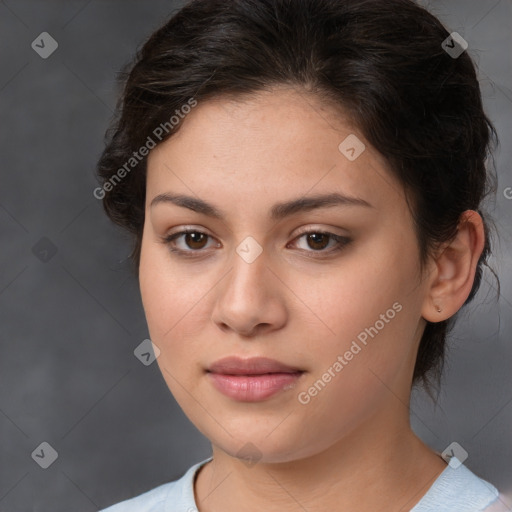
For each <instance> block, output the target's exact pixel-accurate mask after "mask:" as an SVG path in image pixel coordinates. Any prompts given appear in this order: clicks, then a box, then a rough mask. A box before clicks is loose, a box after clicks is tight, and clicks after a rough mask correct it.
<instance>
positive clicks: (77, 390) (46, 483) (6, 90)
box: [0, 0, 512, 512]
mask: <svg viewBox="0 0 512 512" xmlns="http://www.w3.org/2000/svg"><path fill="white" fill-rule="evenodd" d="M422 3H423V4H424V5H426V6H428V7H429V8H430V9H431V10H432V11H433V12H434V13H435V14H436V15H438V16H439V17H440V18H441V19H442V20H443V21H444V22H445V24H447V26H448V28H449V29H450V30H455V31H457V32H459V33H460V34H461V35H462V36H463V37H464V38H465V39H466V40H467V41H468V43H469V51H470V53H471V55H472V56H473V57H474V58H475V59H476V62H477V64H478V66H479V70H480V79H481V84H482V90H483V95H484V101H485V105H486V109H487V112H488V114H489V116H490V117H491V119H492V121H493V122H494V123H495V125H496V127H497V129H498V131H499V134H500V137H501V147H500V149H499V150H498V152H497V154H496V157H497V158H496V163H497V170H498V174H499V186H498V196H497V200H496V202H495V204H489V209H490V212H491V214H492V215H493V216H494V217H495V219H496V222H497V226H498V228H499V230H500V236H501V243H500V246H499V247H496V255H495V257H494V258H493V259H492V260H491V263H492V266H493V267H494V268H495V269H496V270H497V272H498V274H499V276H500V279H501V285H502V296H501V298H500V299H499V301H498V300H496V291H495V288H496V283H495V281H494V279H493V277H492V275H491V274H490V273H489V272H487V271H486V273H485V276H484V285H483V287H482V289H481V291H480V292H479V294H478V296H477V297H476V300H475V301H474V304H473V305H471V306H470V307H469V308H467V310H466V312H465V313H464V314H463V315H462V316H461V317H460V322H459V324H458V327H457V329H456V331H455V333H454V336H453V339H452V340H451V342H450V347H451V348H450V357H449V361H448V366H447V369H446V374H445V379H444V387H443V390H442V393H441V396H440V400H439V403H438V405H437V407H434V406H433V405H432V404H431V403H430V402H429V401H428V400H427V399H426V398H425V395H424V393H422V392H415V393H414V394H413V401H412V407H411V409H412V414H411V419H412V423H413V427H414V429H415V430H416V431H417V432H418V434H419V435H420V436H421V437H422V438H423V439H424V440H425V442H427V443H428V444H429V445H430V446H432V447H433V448H434V449H436V450H438V451H443V450H444V448H445V447H447V446H448V445H449V444H450V443H451V442H452V441H457V442H458V443H460V444H461V445H462V446H463V447H464V448H465V449H466V450H467V451H468V453H469V458H468V459H467V461H466V465H467V466H468V467H469V468H470V469H472V470H473V471H475V472H477V473H478V474H479V475H480V476H482V477H484V478H486V479H488V480H489V481H491V482H492V483H494V484H495V485H496V486H497V487H498V488H499V489H500V490H501V491H502V492H504V493H507V495H508V498H507V500H508V501H507V503H508V505H509V506H511V505H512V385H511V384H512V372H511V367H512V364H511V363H512V344H511V339H510V337H511V333H512V320H511V319H512V283H511V275H512V273H511V256H510V255H511V254H512V251H511V245H512V244H511V240H512V227H511V222H510V219H511V217H512V199H506V197H505V195H504V193H503V192H504V190H505V189H506V188H507V187H512V174H511V171H510V164H511V162H512V158H511V144H510V142H511V140H510V139H511V133H512V126H511V125H512V115H511V114H512V90H511V87H512V62H511V61H512V59H511V50H510V48H511V39H512V30H511V29H512V1H511V0H501V1H498V0H478V1H470V0H466V1H463V0H459V1H448V0H446V1H431V2H427V1H425V2H422ZM180 5H182V3H180V2H170V1H163V0H159V1H155V0H151V1H148V0H146V1H138V2H137V1H127V0H123V1H121V0H111V1H100V0H92V1H91V0H89V1H41V0H37V1H25V0H18V1H15V0H9V1H7V0H6V1H0V63H1V67H0V113H1V117H0V122H1V139H0V154H1V161H0V173H1V175H0V184H1V186H0V229H1V241H2V246H1V251H0V333H1V345H0V441H1V445H0V511H1V512H17V511H23V512H26V511H41V512H43V511H48V512H50V511H51V512H60V511H66V512H68V511H70V510H72V511H74V512H91V511H95V510H98V509H99V508H103V507H105V506H107V505H110V504H112V503H114V502H117V501H120V500H122V499H126V498H128V497H131V496H134V495H136V494H139V493H141V492H144V491H146V490H149V489H150V488H152V487H155V486H156V485H159V484H161V483H164V482H166V481H169V480H174V479H176V478H178V477H180V476H181V475H182V474H183V472H184V471H185V470H186V469H188V467H189V466H190V465H192V464H194V463H196V462H199V461H200V460H202V459H204V458H206V457H208V456H209V455H210V445H209V442H208V441H207V439H205V438H204V437H203V436H202V435H201V434H200V433H199V432H198V431H197V429H195V427H194V426H193V425H192V424H191V423H190V422H189V421H188V419H187V418H186V417H185V415H184V414H183V412H182V411H181V409H180V408H179V407H178V406H177V404H176V402H175V401H174V399H173V397H172V395H171V394H170V392H169V391H168V389H167V387H166V385H165V382H164V380H163V378H162V377H161V375H160V373H159V371H158V368H157V366H156V364H152V365H150V366H144V365H143V364H142V363H141V362H140V361H139V360H138V359H136V358H135V357H134V354H133V351H134V349H135V348H136V347H137V346H138V345H139V344H140V343H141V342H142V340H144V339H145V338H147V337H148V333H147V328H146V324H145V319H144V315H143V310H142V306H141V302H140V297H139V292H138V284H137V282H136V280H135V279H134V277H133V276H132V275H131V274H130V271H129V266H128V261H127V255H128V253H129V249H130V243H129V239H128V237H127V236H126V235H125V234H124V233H122V232H121V231H120V230H118V229H117V228H115V227H114V226H113V225H111V224H110V222H109V221H108V219H107V218H106V216H105V215H104V214H103V211H102V207H101V203H100V202H99V201H98V200H97V199H95V198H94V197H93V195H92V191H93V189H94V188H95V186H96V181H95V178H94V167H95V163H96V161H97V159H98V157H99V155H100V152H101V150H102V148H103V134H104V131H105V129H106V127H107V125H108V122H109V119H110V117H111V114H112V111H113V108H114V105H115V99H116V90H115V82H114V77H115V73H116V71H118V70H119V69H120V68H121V66H122V65H123V64H124V63H125V62H126V61H127V60H129V59H130V58H131V57H132V55H133V53H134V51H135V50H136V48H137V47H138V46H140V45H141V44H142V43H143V42H144V40H145V38H146V37H147V36H149V34H151V33H152V31H154V30H155V29H156V28H157V27H158V26H160V25H161V23H162V22H163V21H164V19H166V18H167V17H168V16H170V15H171V14H172V12H174V11H175V10H176V9H177V8H178V7H179V6H180ZM44 31H46V32H49V33H50V34H51V35H52V36H53V37H54V38H55V39H56V40H57V42H58V44H59V47H58V49H57V51H56V52H55V53H54V54H53V55H51V56H50V57H49V58H48V59H42V58H41V57H40V56H39V55H38V54H37V53H36V52H35V51H34V50H33V49H32V48H31V43H32V41H33V40H35V39H36V37H37V36H38V35H39V34H40V33H41V32H44ZM43 237H46V239H48V240H49V242H48V240H43V241H42V242H41V239H42V238H43ZM34 247H35V248H34ZM55 249H56V251H57V252H56V253H55V254H53V255H52V250H53V251H54V250H55ZM44 251H46V253H45V252H44ZM45 259H47V260H48V261H44V260H45ZM44 441H45V442H48V443H49V444H50V445H51V446H52V447H53V448H54V449H55V450H56V451H57V452H58V458H57V460H56V461H55V462H54V463H53V464H52V465H51V466H50V467H49V468H48V469H42V468H41V467H39V465H38V464H36V462H35V461H34V460H33V459H32V457H31V454H32V452H33V451H34V450H35V449H36V447H38V446H39V445H40V443H42V442H44ZM47 453H48V452H47ZM45 456H46V455H45Z"/></svg>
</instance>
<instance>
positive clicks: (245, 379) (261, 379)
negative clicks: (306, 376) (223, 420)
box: [208, 372, 303, 402]
mask: <svg viewBox="0 0 512 512" xmlns="http://www.w3.org/2000/svg"><path fill="white" fill-rule="evenodd" d="M302 373H303V372H297V373H267V374H264V375H223V374H220V373H211V372H208V375H209V376H210V379H211V381H212V383H213V385H214V386H215V387H216V388H217V389H218V390H219V391H220V392H221V393H223V394H224V395H226V396H228V397H230V398H234V399H235V400H240V401H242V402H258V401H260V400H265V399H266V398H269V397H271V396H272V395H275V394H276V393H279V391H284V390H286V389H291V388H293V387H295V385H296V383H297V381H298V379H299V378H300V376H301V375H302Z"/></svg>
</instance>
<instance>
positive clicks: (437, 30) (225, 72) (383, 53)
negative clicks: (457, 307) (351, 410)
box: [95, 0, 499, 390]
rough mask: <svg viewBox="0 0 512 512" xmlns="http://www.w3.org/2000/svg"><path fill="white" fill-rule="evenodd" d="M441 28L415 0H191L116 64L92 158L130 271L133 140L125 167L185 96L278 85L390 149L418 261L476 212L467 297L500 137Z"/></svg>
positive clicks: (430, 374)
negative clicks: (111, 113) (110, 112)
mask: <svg viewBox="0 0 512 512" xmlns="http://www.w3.org/2000/svg"><path fill="white" fill-rule="evenodd" d="M449 36H450V34H449V32H448V31H447V29H446V28H444V26H443V25H442V24H441V23H440V21H439V20H438V19H437V18H436V17H435V16H433V15H432V14H430V13H429V12H428V11H427V10H425V9H423V8H422V7H420V6H419V5H417V4H415V3H414V2H413V1H411V0H386V1H383V0H194V1H191V2H189V3H187V4H186V5H185V6H184V7H183V8H182V9H181V10H179V11H178V12H177V13H176V14H175V15H174V16H172V17H171V19H170V20H169V21H168V22H166V23H165V24H164V25H163V26H162V27H161V28H160V29H158V30H157V31H156V32H155V33H153V34H152V35H151V37H150V38H149V39H148V41H147V42H146V43H145V44H144V45H143V47H142V48H141V49H140V50H139V51H138V52H137V55H136V58H135V60H134V62H133V63H130V64H129V65H128V67H126V68H125V69H124V71H123V72H122V73H121V74H120V75H121V85H122V86H123V88H124V89H123V92H122V95H121V96H120V99H119V101H118V104H117V109H116V113H117V115H116V117H115V119H114V120H113V123H112V126H111V128H110V129H109V130H108V131H107V134H106V148H105V150H104V152H103V154H102V156H101V159H100V160H99V163H98V176H99V177H100V180H101V186H102V188H101V191H100V193H99V195H97V197H100V198H102V200H103V205H104V208H105V210H106V212H107V214H108V215H109V217H110V218H111V219H112V220H113V221H114V222H116V223H117V224H119V225H121V226H123V227H124V228H126V229H128V230H129V231H130V232H131V233H132V234H133V235H134V242H135V244H134V248H133V252H132V254H131V258H132V261H133V263H134V267H135V272H136V273H137V274H138V267H139V260H140V249H141V240H142V230H143V225H144V204H145V186H146V160H147V157H146V156H144V157H142V158H141V157H140V154H139V155H138V156H139V159H140V161H139V160H137V161H135V160H131V166H132V167H129V166H128V167H127V165H126V164H127V162H128V161H130V158H131V157H132V155H133V154H134V152H140V148H142V147H144V146H145V145H146V146H147V145H148V141H149V140H150V139H151V140H152V141H153V142H155V138H156V137H155V129H156V128H157V127H159V126H166V131H165V134H164V135H163V136H160V137H158V140H157V141H156V142H158V143H159V142H161V141H163V140H166V139H167V138H168V137H170V136H172V135H173V134H174V133H176V132H177V130H178V129H179V127H180V126H181V122H178V123H177V124H176V125H175V126H173V127H172V128H171V127H170V124H169V119H170V117H171V116H173V115H174V114H180V113H181V114H182V113H183V110H182V107H183V105H186V104H187V103H188V102H190V100H191V98H193V99H194V101H197V102H198V103H201V102H205V101H207V100H208V99H212V98H219V97H230V98H232V99H236V98H241V97H242V96H244V95H250V94H255V93H257V92H258V91H262V90H264V89H268V88H270V87H272V86H275V85H285V86H291V87H294V88H296V89H297V90H301V91H304V92H306V93H308V94H313V95H316V96H317V97H319V98H320V99H321V100H323V101H324V102H328V103H330V104H332V105H338V106H340V107H341V108H342V109H343V111H344V112H346V113H348V115H349V116H350V118H351V119H353V120H354V122H355V123H356V126H358V127H359V129H360V130H361V133H363V135H364V136H365V137H366V139H367V140H368V141H369V142H370V143H371V144H372V145H373V146H374V147H375V148H376V149H377V150H378V151H379V152H380V153H381V154H382V155H383V156H384V157H385V158H386V159H387V161H388V162H389V164H390V166H391V168H392V171H393V173H394V175H395V176H396V178H397V179H398V180H399V182H400V183H402V184H403V187H404V190H405V192H406V197H407V198H409V196H410V197H411V198H412V203H413V206H412V207H411V205H409V207H410V208H411V212H412V215H413V218H414V222H415V228H416V233H417V238H418V246H419V254H420V260H421V268H422V269H424V266H425V263H426V262H427V261H428V258H429V256H431V255H432V254H434V252H433V251H434V250H435V248H436V247H438V246H439V244H441V243H443V242H446V241H450V240H451V239H453V237H454V236H455V235H456V233H457V227H458V221H459V217H460V215H461V214H462V212H464V211H465V210H468V209H471V210H476V211H478V212H479V213H480V215H482V218H483V219H484V225H485V248H484V251H483V253H482V255H481V258H480V260H479V262H478V267H477V271H476V276H475V280H474V284H473V288H472V290H471V293H470V295H469V297H468V299H467V301H466V302H465V304H467V303H468V302H469V301H470V300H471V299H472V298H473V297H474V295H475V293H476V292H477V290H478V288H479V286H480V281H481V277H482V265H486V266H487V258H488V256H489V254H490V237H489V219H487V217H486V216H484V214H483V212H482V211H481V210H479V208H480V206H481V203H482V201H483V199H484V198H485V197H486V196H487V195H488V194H490V193H491V192H493V193H494V192H495V190H496V178H495V177H494V176H493V175H492V174H490V173H489V172H488V170H487V166H486V160H487V157H488V156H492V149H493V144H492V143H493V142H495V143H496V144H497V142H498V138H497V134H496V131H495V129H494V127H493V125H492V124H491V122H490V121H489V119H488V118H487V117H486V115H485V113H484V111H483V107H482V100H481V93H480V88H479V83H478V80H477V76H476V72H475V66H474V64H473V62H472V60H471V58H470V56H469V55H468V53H467V51H464V52H462V53H461V54H460V55H459V56H457V57H455V56H454V55H452V54H450V53H449V52H447V51H446V43H445V47H444V48H443V46H442V43H443V41H445V40H447V38H449ZM448 41H449V47H455V42H454V41H453V40H451V39H448ZM455 49H457V47H455ZM175 117H176V119H178V116H177V115H176V116H175ZM179 117H180V118H181V117H182V115H180V116H179ZM165 123H167V124H165ZM161 131H162V130H161ZM158 133H160V132H158ZM160 135H162V134H160ZM123 166H124V167H123ZM121 169H124V172H122V171H121ZM116 174H117V176H115V175H116ZM97 190H100V189H97ZM95 195H96V194H95ZM491 271H492V269H491ZM493 274H494V275H495V273H494V272H493ZM495 277H496V275H495ZM496 278H497V277H496ZM498 293H499V281H498ZM454 320H455V315H454V316H452V317H451V318H450V319H448V320H446V321H442V322H437V323H431V322H427V326H426V328H425V331H424V333H423V336H422V338H421V343H420V346H419V350H418V355H417V360H416V365H415V368H414V377H413V383H417V382H419V381H422V382H423V383H424V384H425V385H426V386H425V387H426V388H427V390H429V389H430V385H431V384H433V383H435V384H437V385H438V384H439V382H440V376H441V372H442V367H443V361H444V355H445V342H446V336H447V334H448V332H449V331H450V329H451V328H452V327H453V323H454Z"/></svg>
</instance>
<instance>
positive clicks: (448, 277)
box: [422, 210, 485, 322]
mask: <svg viewBox="0 0 512 512" xmlns="http://www.w3.org/2000/svg"><path fill="white" fill-rule="evenodd" d="M484 244H485V231H484V225H483V221H482V217H481V216H480V215H479V214H478V212H476V211H474V210H466V211H465V212H464V213H462V215H461V217H460V220H459V225H458V231H457V234H456V236H455V238H454V239H453V240H452V241H451V242H447V243H446V244H444V245H443V246H442V248H441V249H440V250H439V253H438V256H436V258H435V261H434V262H433V265H434V272H432V278H431V282H430V288H429V291H428V293H427V295H426V297H425V301H424V304H423V308H422V316H423V318H424V319H425V320H427V321H429V322H440V321H442V320H446V319H447V318H450V317H451V316H453V315H454V314H455V313H456V312H457V311H458V310H459V309H460V308H461V307H462V305H463V304H464V302H465V301H466V299H467V298H468V296H469V294H470V293H471V288H472V287H473V282H474V279H475V272H476V266H477V264H478V260H479V258H480V255H481V254H482V251H483V248H484ZM438 308H441V312H439V311H438Z"/></svg>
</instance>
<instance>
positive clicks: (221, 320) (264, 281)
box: [212, 240, 286, 335]
mask: <svg viewBox="0 0 512 512" xmlns="http://www.w3.org/2000/svg"><path fill="white" fill-rule="evenodd" d="M269 265H270V261H269V258H268V254H266V253H265V252H264V251H263V248H262V247H261V246H259V244H258V246H256V245H255V241H254V240H252V241H251V240H245V242H244V241H243V242H242V243H241V244H239V246H238V247H237V248H236V253H235V254H233V257H232V259H231V265H230V271H229V273H228V275H227V276H226V280H225V281H224V283H223V284H222V286H221V287H220V288H219V291H218V294H217V296H216V303H215V306H214V309H213V315H212V320H213V321H214V322H215V323H216V324H217V325H218V326H219V327H221V328H222V329H226V328H229V329H231V330H233V331H236V332H238V333H240V334H244V335H248V334H249V333H256V332H261V331H260V330H259V329H258V326H260V327H261V328H263V327H264V328H265V329H268V330H273V329H276V328H278V327H282V326H283V325H284V324H285V323H286V307H285V304H284V302H283V301H282V300H281V299H282V298H280V297H279V296H277V295H276V293H278V292H277V290H275V289H274V287H273V285H272V281H273V280H272V273H271V272H270V271H269V269H268V268H267V266H269Z"/></svg>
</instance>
